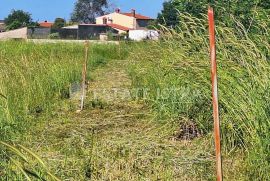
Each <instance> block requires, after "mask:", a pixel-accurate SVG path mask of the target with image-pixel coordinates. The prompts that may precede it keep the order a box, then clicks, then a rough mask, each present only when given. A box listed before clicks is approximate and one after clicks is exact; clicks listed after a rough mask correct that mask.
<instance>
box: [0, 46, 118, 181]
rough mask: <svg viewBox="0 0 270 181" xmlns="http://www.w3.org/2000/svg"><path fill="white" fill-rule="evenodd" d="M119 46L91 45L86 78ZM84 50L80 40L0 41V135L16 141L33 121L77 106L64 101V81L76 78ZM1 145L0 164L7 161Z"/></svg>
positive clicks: (78, 79)
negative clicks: (63, 42) (61, 42)
mask: <svg viewBox="0 0 270 181" xmlns="http://www.w3.org/2000/svg"><path fill="white" fill-rule="evenodd" d="M118 51H119V46H117V45H98V44H93V45H90V50H89V60H88V72H89V73H88V80H89V79H91V75H90V72H91V71H92V70H94V69H96V68H97V67H99V66H101V65H104V64H106V63H107V62H108V61H110V60H112V59H120V58H121V57H120V53H119V52H118ZM84 54H85V53H84V46H83V45H81V44H33V43H26V42H18V41H6V42H0V67H1V69H0V141H7V142H13V141H16V140H17V141H19V140H20V139H21V134H23V133H24V132H26V131H29V128H30V129H31V127H32V126H33V125H34V124H35V123H36V122H39V121H41V122H42V121H43V120H47V119H50V118H51V117H53V116H54V115H55V113H56V112H57V111H59V110H61V109H63V108H66V107H67V108H68V109H70V110H73V109H76V108H75V107H74V104H70V102H69V101H68V98H69V87H70V84H71V83H74V82H78V83H80V82H81V72H82V66H83V62H84ZM4 147H5V146H4ZM4 147H3V145H2V146H1V151H0V160H1V161H0V170H2V169H3V168H5V167H6V166H7V165H6V163H7V162H10V159H8V158H7V155H6V152H5V150H2V148H4ZM30 149H31V148H30ZM24 151H26V150H24ZM0 172H1V171H0ZM1 174H3V173H1ZM1 174H0V177H2V176H3V175H1Z"/></svg>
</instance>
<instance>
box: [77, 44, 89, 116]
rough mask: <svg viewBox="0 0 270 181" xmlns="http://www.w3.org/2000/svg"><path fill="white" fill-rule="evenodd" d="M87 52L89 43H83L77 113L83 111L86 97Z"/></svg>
mask: <svg viewBox="0 0 270 181" xmlns="http://www.w3.org/2000/svg"><path fill="white" fill-rule="evenodd" d="M88 50H89V42H88V41H85V43H84V63H83V68H82V86H81V88H82V94H81V104H80V110H78V111H77V112H81V111H82V110H83V108H84V100H85V97H86V76H87V61H88Z"/></svg>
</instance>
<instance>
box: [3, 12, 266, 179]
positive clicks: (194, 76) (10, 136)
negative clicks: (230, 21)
mask: <svg viewBox="0 0 270 181" xmlns="http://www.w3.org/2000/svg"><path fill="white" fill-rule="evenodd" d="M181 19H182V21H181V25H179V27H178V29H177V30H170V29H166V28H163V30H164V31H163V32H164V33H163V34H162V39H161V40H160V41H156V42H151V41H148V42H140V43H126V44H123V46H117V45H91V46H90V47H91V49H90V52H89V55H90V56H89V61H88V62H89V65H88V67H89V70H88V75H89V77H88V79H89V80H91V83H90V88H89V90H90V92H88V98H87V101H86V107H85V111H84V112H82V113H81V114H75V113H74V111H75V110H76V109H75V108H74V104H73V103H71V101H69V99H68V98H69V86H70V84H71V83H72V82H80V81H81V70H82V63H83V59H84V48H83V45H79V44H43V45H37V44H31V43H25V42H0V67H1V70H0V73H1V74H0V141H5V142H7V143H9V145H7V144H6V143H2V142H1V145H0V151H1V152H0V159H1V162H0V178H4V180H25V179H27V180H31V179H38V180H58V178H59V180H60V179H61V180H90V179H92V180H213V179H214V178H215V168H214V166H215V160H214V144H213V134H212V130H213V120H212V106H211V78H210V60H209V43H208V42H209V40H208V31H207V30H208V26H207V22H206V18H205V19H204V20H200V19H196V18H193V17H190V16H189V15H182V17H181ZM265 27H266V26H265V25H263V24H262V25H259V27H258V28H257V29H260V32H258V33H252V34H250V33H249V32H248V30H245V29H244V28H243V26H242V25H241V24H239V23H237V22H235V27H234V28H229V27H226V26H225V25H223V24H218V25H217V59H218V79H219V99H220V100H219V103H220V118H221V122H222V148H223V150H222V153H223V156H224V162H223V163H224V175H225V178H226V179H227V180H269V179H270V175H269V170H270V161H269V160H270V157H269V155H270V152H269V150H270V141H269V140H270V121H269V120H270V119H269V118H270V107H269V105H268V104H269V103H268V102H269V100H270V91H269V88H270V85H269V80H270V74H269V71H270V65H269V56H270V45H269V37H270V36H269V29H267V28H265ZM128 53H129V54H128ZM123 59H127V60H123ZM112 60H113V61H112ZM107 63H109V64H107ZM101 65H102V66H101ZM126 72H128V73H129V75H126ZM114 89H117V90H118V91H119V92H121V91H126V90H127V89H129V90H130V91H131V94H130V97H129V98H130V99H123V100H119V98H118V97H117V98H116V99H113V100H107V99H106V98H105V99H97V100H93V95H92V92H91V91H94V90H109V92H108V93H107V94H110V96H112V94H113V91H112V90H114ZM105 94H106V93H105ZM106 96H108V95H105V97H106ZM13 143H15V144H13ZM10 145H12V146H10ZM22 145H23V146H22ZM41 158H42V159H41ZM45 165H46V166H45ZM54 175H56V176H57V177H58V178H56V177H55V176H54Z"/></svg>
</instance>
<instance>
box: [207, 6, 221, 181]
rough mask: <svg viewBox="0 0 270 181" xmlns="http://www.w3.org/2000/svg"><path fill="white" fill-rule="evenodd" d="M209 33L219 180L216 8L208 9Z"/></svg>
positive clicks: (218, 174)
mask: <svg viewBox="0 0 270 181" xmlns="http://www.w3.org/2000/svg"><path fill="white" fill-rule="evenodd" d="M208 21H209V35H210V55H211V74H212V75H211V77H212V97H213V100H212V101H213V117H214V134H215V149H216V164H217V181H222V180H223V175H222V158H221V143H220V137H221V136H220V120H219V110H218V81H217V62H216V39H215V19H214V10H213V8H211V7H209V9H208Z"/></svg>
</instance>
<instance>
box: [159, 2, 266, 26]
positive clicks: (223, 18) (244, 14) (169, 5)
mask: <svg viewBox="0 0 270 181" xmlns="http://www.w3.org/2000/svg"><path fill="white" fill-rule="evenodd" d="M209 4H210V5H211V6H213V7H214V8H215V17H216V20H217V23H219V22H223V23H225V24H227V25H230V24H231V23H233V19H232V16H234V17H235V18H236V19H237V20H239V21H240V22H241V23H242V24H243V25H244V26H245V27H246V28H248V27H249V26H250V25H251V24H252V23H256V22H255V21H254V19H256V17H255V16H256V14H267V12H269V8H270V2H269V0H254V1H247V0H238V1H235V0H215V1H214V0H169V1H167V2H165V3H164V4H163V10H162V12H161V13H160V14H159V16H158V23H160V24H163V25H166V26H173V27H174V26H177V25H178V24H179V21H180V19H179V13H189V14H191V15H192V16H194V17H197V18H203V14H206V12H207V7H208V5H209ZM264 20H265V21H268V18H265V19H264Z"/></svg>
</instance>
